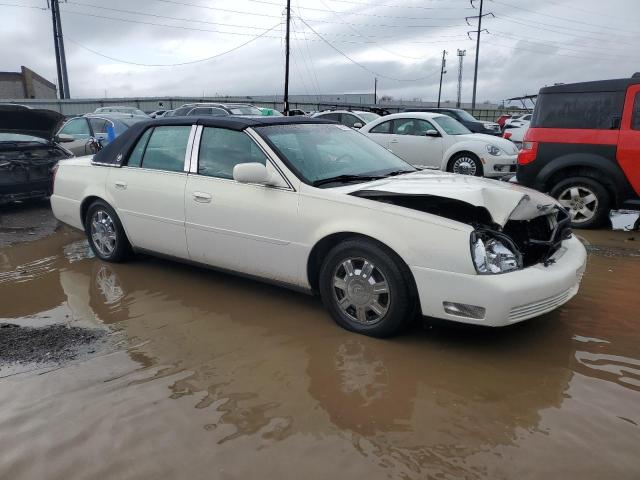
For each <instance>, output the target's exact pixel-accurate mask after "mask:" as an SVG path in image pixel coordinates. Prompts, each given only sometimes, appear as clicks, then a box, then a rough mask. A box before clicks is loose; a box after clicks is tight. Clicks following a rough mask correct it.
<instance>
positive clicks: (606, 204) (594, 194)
mask: <svg viewBox="0 0 640 480" xmlns="http://www.w3.org/2000/svg"><path fill="white" fill-rule="evenodd" d="M550 193H551V196H552V197H554V198H556V199H557V200H558V202H560V204H561V205H562V206H563V207H564V208H565V209H566V210H567V211H568V212H569V215H570V216H571V227H572V228H597V227H600V226H602V224H603V223H605V221H606V220H607V216H608V214H609V209H610V208H611V197H610V195H609V192H608V191H607V189H606V188H605V187H604V186H603V185H602V184H601V183H600V182H598V181H597V180H594V179H592V178H590V177H571V178H567V179H566V180H562V181H561V182H558V183H557V184H556V185H555V186H554V187H553V188H552V189H551V192H550Z"/></svg>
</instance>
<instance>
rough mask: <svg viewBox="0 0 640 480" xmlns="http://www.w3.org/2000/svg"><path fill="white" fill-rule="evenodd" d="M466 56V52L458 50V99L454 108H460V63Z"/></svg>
mask: <svg viewBox="0 0 640 480" xmlns="http://www.w3.org/2000/svg"><path fill="white" fill-rule="evenodd" d="M466 54H467V51H466V50H460V49H458V60H459V61H458V99H457V101H456V108H460V105H461V99H462V61H463V59H464V56H465V55H466Z"/></svg>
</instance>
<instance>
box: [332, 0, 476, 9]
mask: <svg viewBox="0 0 640 480" xmlns="http://www.w3.org/2000/svg"><path fill="white" fill-rule="evenodd" d="M331 1H332V2H335V3H348V4H351V5H360V6H363V7H372V6H375V7H385V8H407V9H409V8H413V9H419V10H452V9H457V8H459V7H450V6H449V7H443V6H437V7H425V6H423V5H399V4H388V3H387V4H384V3H376V4H375V5H372V4H371V3H367V2H356V1H354V0H331ZM423 1H431V2H441V3H443V2H447V3H452V1H454V0H423ZM459 1H460V2H462V1H464V3H466V0H459ZM466 10H469V7H467V8H466Z"/></svg>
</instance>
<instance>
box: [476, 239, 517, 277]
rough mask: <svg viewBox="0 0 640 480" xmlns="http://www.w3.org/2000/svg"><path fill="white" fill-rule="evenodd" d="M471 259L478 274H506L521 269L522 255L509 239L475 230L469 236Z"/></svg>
mask: <svg viewBox="0 0 640 480" xmlns="http://www.w3.org/2000/svg"><path fill="white" fill-rule="evenodd" d="M471 257H472V258H473V263H474V265H475V267H476V271H477V272H478V273H480V274H493V273H506V272H512V271H514V270H519V269H521V268H522V255H520V252H519V251H518V249H517V247H516V246H515V244H514V243H513V242H512V241H511V239H510V238H509V237H507V236H506V235H503V234H501V233H498V232H493V231H488V230H477V231H475V232H473V233H472V234H471Z"/></svg>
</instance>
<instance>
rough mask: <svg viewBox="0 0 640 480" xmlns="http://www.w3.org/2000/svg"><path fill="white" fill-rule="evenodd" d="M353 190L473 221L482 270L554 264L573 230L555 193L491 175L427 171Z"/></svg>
mask: <svg viewBox="0 0 640 480" xmlns="http://www.w3.org/2000/svg"><path fill="white" fill-rule="evenodd" d="M352 195H355V196H358V197H361V198H368V199H371V200H376V201H379V202H384V203H390V204H394V205H398V206H401V207H406V208H411V209H413V210H419V211H422V212H425V213H430V214H433V215H436V216H439V217H443V218H448V219H451V220H455V221H459V222H462V223H465V224H467V225H470V226H472V227H473V228H474V231H473V232H472V234H471V238H470V248H471V257H472V259H473V262H474V266H475V268H476V271H477V273H479V274H496V273H506V272H511V271H514V270H519V269H522V268H526V267H528V266H531V265H535V264H538V263H542V264H548V263H549V262H552V261H553V260H552V257H553V255H554V253H555V252H556V251H557V250H558V248H560V245H561V243H562V241H563V240H565V239H568V238H569V237H570V236H571V228H570V225H571V221H570V217H569V215H568V214H567V212H566V211H565V210H564V209H562V207H561V206H560V205H559V204H558V203H557V202H556V201H555V200H554V199H553V198H551V197H548V196H547V195H544V194H541V193H539V192H536V191H533V190H529V189H525V188H522V187H519V186H517V185H511V184H505V183H499V182H494V181H490V180H485V179H475V178H468V177H460V176H454V175H449V174H440V173H431V172H429V173H427V172H421V173H418V174H412V175H407V176H405V177H404V178H397V179H393V180H391V181H389V182H386V183H383V184H377V185H370V186H368V187H367V188H366V189H364V190H359V191H356V192H352Z"/></svg>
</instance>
